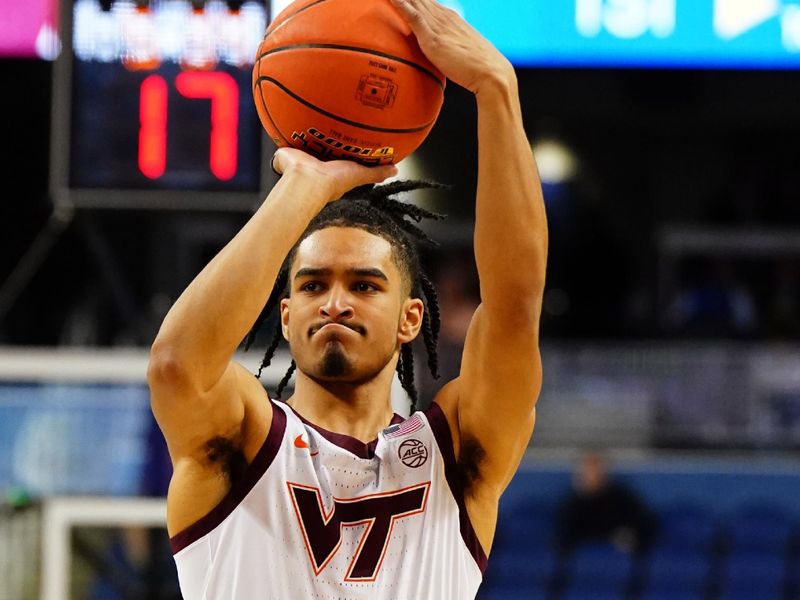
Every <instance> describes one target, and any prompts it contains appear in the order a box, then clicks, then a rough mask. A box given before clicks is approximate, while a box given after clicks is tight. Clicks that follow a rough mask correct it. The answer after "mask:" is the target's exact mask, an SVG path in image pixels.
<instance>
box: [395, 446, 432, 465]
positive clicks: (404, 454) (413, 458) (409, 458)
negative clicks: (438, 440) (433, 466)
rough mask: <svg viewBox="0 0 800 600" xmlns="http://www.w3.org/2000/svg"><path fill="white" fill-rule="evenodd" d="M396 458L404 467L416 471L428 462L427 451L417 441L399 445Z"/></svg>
mask: <svg viewBox="0 0 800 600" xmlns="http://www.w3.org/2000/svg"><path fill="white" fill-rule="evenodd" d="M397 456H398V458H399V459H400V460H401V461H402V462H403V464H404V465H405V466H407V467H411V468H412V469H416V468H417V467H421V466H422V465H424V464H425V462H426V461H427V460H428V449H427V448H426V447H425V444H423V443H422V442H420V441H419V440H415V439H410V440H406V441H404V442H403V443H402V444H400V447H399V448H398V449H397Z"/></svg>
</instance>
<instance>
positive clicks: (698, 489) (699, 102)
mask: <svg viewBox="0 0 800 600" xmlns="http://www.w3.org/2000/svg"><path fill="white" fill-rule="evenodd" d="M145 4H147V3H145ZM203 4H204V3H197V2H196V3H195V5H196V6H195V8H196V9H200V8H204V11H199V10H198V11H197V12H195V13H191V11H189V5H188V3H184V2H183V1H182V0H162V1H161V2H153V3H152V6H150V10H151V13H149V14H151V16H152V15H153V14H155V12H156V11H157V10H163V11H168V9H169V11H172V12H173V13H174V14H172V16H171V17H170V18H173V19H177V20H176V21H169V20H168V19H166V20H164V23H166V24H167V25H164V26H165V27H168V26H169V24H170V23H172V24H173V26H175V27H177V28H178V29H180V28H183V29H182V30H185V31H188V32H189V33H188V34H186V35H192V36H195V37H194V38H192V39H191V40H188V41H187V39H185V36H184V37H183V38H182V37H181V36H180V35H178V34H175V36H174V39H173V37H171V36H169V35H167V34H164V31H166V30H158V32H159V35H161V36H162V37H161V42H163V43H161V44H160V45H158V44H157V45H158V48H157V49H156V50H153V49H151V50H150V51H152V52H151V54H148V52H150V51H148V46H147V44H148V43H149V42H148V40H150V42H152V39H153V38H152V37H148V36H149V35H150V34H149V33H148V31H151V30H149V29H148V27H149V25H147V22H146V21H144V25H142V22H143V21H141V20H140V21H136V22H135V23H134V25H133V27H134V30H133V33H130V32H129V33H128V35H129V37H128V38H125V39H128V40H133V43H136V44H139V45H138V46H137V47H136V53H133V56H134V59H135V60H133V62H130V60H131V59H130V56H131V55H130V54H128V55H126V54H125V51H124V48H123V46H122V42H120V41H119V39H123V38H120V37H119V36H120V35H122V34H121V33H120V32H121V31H123V28H124V26H123V24H122V23H123V22H125V19H130V18H131V16H132V15H134V18H135V16H136V15H138V16H140V17H141V16H142V14H145V16H147V14H148V13H146V11H145V12H138V13H137V12H136V11H135V10H134V9H135V7H134V5H133V3H131V2H117V3H114V6H113V7H112V3H110V2H105V3H104V6H103V7H101V6H100V3H99V2H98V3H95V2H94V0H82V1H81V2H77V3H76V4H75V5H74V6H73V3H72V2H70V1H65V2H64V3H62V6H61V10H60V27H59V17H58V16H57V15H58V11H57V10H56V8H57V7H56V6H55V3H54V2H48V1H46V0H37V1H36V2H27V3H15V2H11V1H10V0H4V1H2V2H0V12H2V18H0V20H1V21H3V23H4V24H3V25H0V46H1V47H2V52H3V54H4V56H5V57H4V58H2V59H0V74H1V75H2V82H3V83H2V90H3V92H2V94H0V111H1V112H0V114H2V117H0V118H2V124H3V127H2V131H3V143H2V146H1V147H2V160H1V161H0V165H2V186H3V190H4V191H3V193H2V201H0V247H1V248H2V252H0V344H2V346H1V347H0V492H2V503H1V504H0V599H1V600H28V599H33V598H41V599H42V600H56V599H65V598H74V599H86V600H122V599H125V600H129V599H130V600H132V599H148V600H166V599H174V598H179V597H180V595H179V592H178V590H177V582H176V579H175V574H174V566H173V564H172V562H171V557H170V554H169V549H168V546H167V545H166V534H165V532H164V530H163V529H161V528H160V527H161V524H162V523H163V494H164V492H165V489H166V488H165V486H166V482H167V481H168V477H169V465H168V462H167V461H166V457H165V454H164V447H163V443H162V442H161V439H160V436H159V433H158V431H157V428H156V427H155V425H154V423H153V421H152V418H151V416H150V414H149V411H148V393H147V388H146V385H145V383H144V373H145V368H146V362H147V348H148V345H149V344H150V342H151V341H152V340H153V337H154V335H155V332H156V331H157V328H158V326H159V323H160V321H161V319H162V318H163V316H164V314H165V313H166V311H167V310H168V308H169V306H170V305H171V303H172V302H173V301H174V300H175V299H176V297H177V296H178V295H179V294H180V292H181V291H182V289H183V288H184V287H185V286H186V284H187V283H188V282H189V281H190V280H191V279H192V277H193V276H194V275H195V274H196V273H197V272H198V271H199V270H200V269H201V268H202V266H203V265H204V264H205V263H206V262H207V261H208V260H209V259H210V258H211V257H212V256H213V255H214V254H215V253H216V252H217V251H218V250H219V249H220V248H221V247H222V245H224V243H226V242H227V240H228V239H230V237H231V236H232V235H233V234H234V233H235V231H236V230H237V229H238V228H239V227H240V226H241V225H242V224H243V223H244V222H245V221H246V219H247V218H248V214H249V211H250V210H251V209H252V207H253V206H254V205H255V203H256V202H257V201H258V199H259V198H261V197H262V196H263V192H264V190H265V189H268V188H269V186H270V184H271V180H270V176H269V175H268V174H266V173H265V171H266V170H265V169H264V168H263V167H264V165H265V164H267V162H268V160H269V156H270V154H271V152H272V148H271V146H270V145H269V141H268V140H266V139H265V136H263V134H262V133H261V129H260V126H259V124H258V122H257V119H256V117H255V111H254V110H253V109H252V106H251V105H250V98H249V97H248V96H247V92H248V85H249V84H248V75H247V73H248V72H249V68H250V67H249V65H248V61H252V52H254V50H255V45H257V43H258V38H259V37H260V35H261V34H260V33H259V32H260V31H261V30H263V25H264V24H265V23H266V21H267V20H268V19H269V9H270V7H268V6H265V5H264V4H263V3H257V2H248V3H244V5H243V6H242V3H241V2H230V3H227V4H225V3H222V2H208V3H205V6H201V5H203ZM284 4H285V3H284ZM449 4H450V5H451V6H454V7H455V8H457V9H460V10H462V11H463V13H464V14H465V15H466V16H467V18H468V19H469V20H470V21H471V22H473V23H474V24H475V25H476V27H478V28H479V29H481V31H483V32H484V33H485V34H486V35H487V36H489V37H490V38H492V40H493V41H495V43H496V44H497V45H498V46H499V47H501V49H503V51H504V52H506V54H507V55H509V56H510V57H511V58H512V59H513V60H514V61H515V64H516V65H517V73H518V77H519V82H520V95H521V99H522V107H523V113H524V118H525V126H526V130H527V132H528V134H529V137H530V139H531V140H532V143H533V145H534V149H535V151H536V154H537V159H538V162H539V165H540V169H541V172H542V177H543V180H544V189H545V200H546V204H547V211H548V218H549V224H550V240H551V248H550V260H549V266H548V268H549V272H548V283H547V290H546V295H545V301H544V312H543V315H542V353H543V361H544V389H543V391H542V395H541V399H540V403H539V408H538V423H537V429H536V433H535V434H534V438H533V440H532V442H531V446H530V450H529V452H528V455H527V456H526V458H525V460H524V461H523V464H522V466H521V469H520V472H519V474H518V475H517V477H516V478H515V480H514V481H513V482H512V484H511V486H510V488H509V490H508V492H507V493H506V495H505V497H504V500H503V502H502V504H501V517H500V522H499V525H498V534H497V541H496V543H495V546H494V548H493V552H492V556H491V558H490V567H489V569H488V571H487V574H486V583H485V585H484V586H483V589H482V591H481V593H480V595H479V597H481V598H487V599H488V598H498V599H504V600H506V599H516V598H519V599H522V598H526V599H530V598H565V599H570V600H576V599H592V600H595V599H605V598H642V599H645V598H646V599H650V600H653V599H672V598H675V599H684V598H686V599H689V598H705V599H717V598H726V599H743V600H745V599H746V600H762V599H764V600H766V599H771V598H775V599H782V600H783V599H789V598H800V508H799V507H798V503H797V498H798V497H799V496H800V475H799V474H798V459H797V450H798V446H800V344H798V336H800V270H798V267H800V185H799V184H800V170H798V166H799V165H798V158H797V156H798V155H797V150H796V145H797V140H798V139H800V137H799V135H798V134H800V109H798V98H800V78H799V77H798V71H797V69H798V68H800V54H798V50H800V17H798V15H799V14H800V5H799V4H798V3H797V2H796V0H784V1H783V2H779V1H778V0H715V1H712V0H695V1H693V2H682V1H681V0H625V1H623V0H574V1H573V0H556V1H552V0H547V1H544V0H519V1H518V2H511V1H509V2H505V3H503V4H502V5H498V6H493V5H490V3H479V2H475V1H474V0H473V1H469V0H461V2H449ZM179 5H180V6H179ZM143 6H144V5H143ZM278 8H280V7H279V6H275V7H272V9H273V14H274V12H275V11H276V10H277V9H278ZM232 9H237V10H238V12H237V11H236V10H234V12H231V10H232ZM80 11H83V12H80ZM79 12H80V17H79V18H80V19H84V20H83V21H81V23H83V25H81V27H77V22H78V20H79V19H78V18H76V19H73V18H72V16H73V15H76V16H77V15H78V13H79ZM191 14H193V15H194V16H197V15H198V14H199V15H201V16H200V17H198V18H204V19H208V20H209V21H208V22H201V21H189V20H184V21H181V20H180V19H191V18H193V17H191V16H189V15H191ZM232 15H233V16H232ZM112 16H113V19H112ZM234 18H235V19H238V20H237V21H235V22H234V21H232V20H231V19H234ZM114 19H116V20H114ZM212 19H216V21H213V24H209V23H212V21H211V20H212ZM226 19H227V20H226ZM131 22H133V21H131ZM159 23H161V21H159ZM176 23H177V25H175V24H176ZM162 25H163V23H162ZM126 26H127V25H126ZM159 26H161V25H159ZM236 27H241V29H236ZM135 28H139V29H135ZM254 28H255V29H254ZM229 29H230V30H233V31H239V32H252V31H253V30H255V32H256V33H255V36H253V35H251V34H250V33H248V34H247V35H239V36H235V35H233V34H230V33H227V34H226V33H225V32H226V31H228V30H229ZM59 30H60V31H61V40H60V41H59V36H58V35H57V32H58V31H59ZM70 33H72V34H74V36H75V37H72V38H69V37H68V36H69V35H70ZM165 35H167V37H168V38H169V39H168V41H169V44H167V43H166V42H165V40H164V36H165ZM225 35H228V36H229V37H228V38H225ZM231 35H233V38H232V37H230V36H231ZM81 36H83V37H81ZM203 36H210V37H203ZM234 38H235V39H236V40H238V42H239V44H238V45H237V44H234V43H233V41H231V40H232V39H234ZM115 39H117V41H116V42H115V41H114V40H115ZM226 39H227V40H228V41H227V42H226V41H225V40H226ZM70 40H72V41H74V44H70V43H69V42H70ZM204 40H205V45H204V43H203V42H204ZM209 40H211V41H209ZM220 40H222V41H220ZM252 40H254V41H252ZM250 43H252V44H253V46H252V49H250V48H249V47H248V45H247V44H250ZM73 47H74V50H75V51H74V54H73V52H72V51H71V50H70V48H73ZM165 48H166V49H165ZM59 49H60V50H61V51H60V52H59ZM182 52H183V53H184V54H181V53H182ZM204 53H205V54H204ZM56 56H58V57H59V58H58V60H57V61H56V62H52V59H54V58H55V57H56ZM153 56H160V57H161V58H160V63H159V62H158V61H156V63H158V64H156V63H149V62H148V61H149V60H150V59H152V58H153ZM125 57H127V58H125ZM125 60H128V63H127V64H126V65H123V64H122V63H123V62H124V61H125ZM137 61H138V62H137ZM204 61H212V62H213V65H211V66H209V64H207V63H205V62H204ZM209 68H211V69H212V70H216V71H225V72H227V73H228V74H229V75H230V76H231V77H232V78H233V80H235V81H237V82H239V83H240V84H241V82H244V83H243V84H242V86H243V87H242V88H241V89H243V90H244V91H243V95H242V97H241V98H240V99H241V100H242V102H241V104H240V113H239V125H238V127H239V129H238V133H239V135H238V143H239V153H238V156H237V161H238V162H237V164H236V165H235V166H236V173H235V176H234V177H232V178H227V179H225V178H221V177H220V176H219V173H215V172H213V170H210V167H209V165H208V155H209V146H208V144H209V142H208V125H207V124H208V122H209V109H208V106H207V103H204V102H202V101H198V100H194V101H193V102H194V103H193V104H192V103H191V102H188V103H185V104H181V102H180V99H178V101H176V100H175V98H177V96H174V95H173V96H170V103H171V104H170V112H169V113H168V118H169V119H170V123H171V124H170V127H173V128H174V129H175V131H177V133H176V134H175V135H176V137H175V138H171V139H177V140H178V142H176V143H175V145H174V147H173V146H170V150H169V154H168V161H167V166H166V170H165V172H164V173H162V174H160V175H157V176H155V177H150V178H147V177H143V176H142V173H141V168H140V167H141V163H137V162H136V153H135V149H136V144H137V135H138V126H139V123H138V112H137V103H138V101H139V93H140V91H141V88H140V86H141V83H142V81H143V80H144V78H145V77H146V76H148V75H152V74H155V75H156V76H160V77H162V79H163V80H164V81H165V82H166V83H167V84H171V82H172V81H173V78H175V77H176V76H177V74H178V73H180V72H188V73H197V72H204V71H203V69H206V70H207V69H209ZM243 73H244V75H242V74H243ZM170 93H173V92H170ZM204 123H205V126H204V127H205V128H203V127H201V126H202V125H203V124H204ZM198 124H199V125H198ZM190 129H191V131H199V132H200V133H204V134H205V137H204V136H203V135H200V133H197V136H199V137H191V136H187V135H186V132H187V131H188V130H190ZM170 132H173V129H170ZM171 135H172V133H171ZM182 135H183V137H181V136H182ZM476 161H477V148H476V129H475V106H474V101H473V99H472V98H471V97H470V95H469V94H467V93H466V92H464V91H463V90H460V89H458V88H457V87H456V86H455V85H451V86H449V87H448V89H447V94H446V99H445V105H444V109H443V111H442V115H441V118H440V119H439V122H438V124H437V125H436V127H435V128H434V130H433V132H432V134H431V135H430V137H429V139H428V140H427V141H426V143H425V144H424V145H423V147H422V148H421V149H420V150H419V151H418V152H417V153H416V154H415V155H414V156H413V157H411V158H410V159H408V160H407V161H405V162H404V163H403V169H402V175H403V176H409V177H425V178H432V179H436V180H438V181H442V182H445V183H448V184H450V185H451V186H452V190H451V191H448V192H425V193H420V194H418V195H416V196H414V198H413V200H414V201H415V202H420V203H424V204H425V205H426V206H430V207H432V208H435V209H436V210H440V211H442V212H445V213H447V214H448V215H449V216H450V218H449V220H448V221H447V222H446V223H445V224H444V225H441V226H439V227H437V228H436V229H434V230H432V233H433V234H434V235H435V236H436V237H437V238H438V239H439V240H440V241H441V247H440V248H439V249H438V250H436V251H435V252H432V253H431V254H430V256H429V257H427V258H428V260H429V262H430V264H431V265H433V267H434V271H435V273H436V275H437V277H436V281H437V284H438V285H439V287H440V290H441V291H440V293H441V297H442V310H443V318H444V328H443V336H442V344H441V346H442V363H443V365H444V367H445V376H448V375H452V374H453V373H455V372H457V368H458V357H459V351H460V341H461V340H462V339H463V333H464V328H465V323H466V320H467V318H468V316H469V315H470V314H471V311H472V310H473V308H474V306H475V302H476V301H477V292H476V280H475V274H474V265H473V263H472V258H471V247H470V244H471V226H472V218H473V205H474V200H473V199H474V193H475V173H476V165H477V162H476ZM229 166H230V165H229ZM137 167H138V168H139V170H138V171H137ZM520 268H524V265H520ZM197 318H198V319H202V315H197ZM241 359H242V360H243V361H244V362H245V363H246V364H248V365H253V364H255V363H257V362H258V359H259V351H258V350H256V351H251V352H250V353H248V355H243V356H242V357H241ZM286 362H287V359H286V354H285V351H284V353H283V354H282V355H281V360H279V361H278V364H277V366H276V367H275V369H274V371H272V370H271V371H270V372H269V373H268V374H267V376H266V377H265V383H266V384H267V385H269V384H274V382H275V381H276V379H279V378H280V376H281V375H282V373H283V367H284V366H285V364H286ZM417 371H418V373H419V372H420V371H421V369H418V370H417ZM419 384H420V385H421V386H422V388H423V389H424V390H425V395H426V397H427V398H430V396H431V395H432V393H433V392H434V391H435V389H436V388H435V385H436V384H435V382H431V381H426V380H421V381H420V382H419ZM397 406H398V407H399V409H401V408H402V406H404V399H403V398H402V397H400V395H399V394H398V398H397ZM586 452H593V453H598V452H599V453H601V454H602V455H603V456H604V457H605V460H606V464H607V466H608V469H609V470H610V471H611V473H612V476H613V477H614V478H615V479H616V480H617V481H620V482H622V483H624V484H625V485H626V486H628V488H629V489H630V490H632V492H633V493H634V494H635V495H636V496H637V497H638V498H639V499H640V500H641V502H642V503H643V504H644V505H645V506H646V507H647V510H648V511H649V514H650V515H651V516H652V522H653V524H654V525H653V533H652V540H651V543H650V544H649V545H648V547H647V548H646V550H642V551H639V552H632V551H630V548H629V547H626V546H625V544H620V543H613V542H591V543H588V544H583V545H581V546H579V547H578V548H577V549H575V550H574V551H564V549H563V547H561V546H560V545H559V544H558V543H557V542H558V535H559V525H558V524H559V519H560V518H561V516H560V515H562V514H563V502H564V499H565V498H566V497H567V495H568V494H569V493H570V490H571V488H572V486H573V479H574V478H575V472H576V469H577V468H578V465H579V460H580V457H581V456H583V455H584V454H585V453H586ZM616 541H617V542H618V540H616ZM407 568H410V569H413V565H408V566H407Z"/></svg>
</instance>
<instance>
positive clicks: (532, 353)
mask: <svg viewBox="0 0 800 600" xmlns="http://www.w3.org/2000/svg"><path fill="white" fill-rule="evenodd" d="M538 320H539V315H538V311H537V310H533V311H531V314H527V313H525V312H517V313H516V315H515V316H511V315H507V314H506V315H497V314H493V313H492V312H490V311H488V310H486V307H484V306H480V307H479V308H478V310H477V311H476V312H475V316H474V317H473V319H472V323H471V324H470V328H469V331H468V333H467V338H466V342H465V346H464V354H463V358H462V362H461V373H460V375H459V377H458V379H457V380H456V381H455V382H454V384H455V385H456V386H457V392H456V393H457V397H458V408H457V411H458V416H457V420H458V429H459V438H460V440H461V444H462V445H463V444H464V443H465V440H467V441H470V443H472V444H477V445H478V446H479V448H480V450H481V452H480V453H479V454H480V456H479V460H478V462H477V464H476V469H477V473H476V477H475V485H476V486H477V487H479V488H483V489H485V490H486V491H487V492H489V493H490V494H491V495H496V496H497V498H499V496H500V494H501V493H502V492H503V490H505V488H506V486H508V484H509V482H510V481H511V478H512V477H513V476H514V473H515V472H516V470H517V468H518V466H519V463H520V461H521V459H522V457H523V455H524V454H525V451H526V449H527V447H528V443H529V441H530V438H531V435H532V433H533V428H534V423H535V418H536V413H535V406H536V400H537V399H538V396H539V391H540V389H541V384H542V367H541V357H540V354H539V336H538Z"/></svg>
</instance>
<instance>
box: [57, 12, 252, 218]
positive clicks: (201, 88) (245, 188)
mask: <svg viewBox="0 0 800 600" xmlns="http://www.w3.org/2000/svg"><path fill="white" fill-rule="evenodd" d="M62 15H64V19H65V21H64V22H62V27H63V31H64V32H65V34H64V39H65V46H64V50H63V51H62V56H61V58H60V59H59V61H58V62H57V64H56V75H55V97H56V105H55V107H54V127H53V132H54V139H53V142H54V143H53V155H52V161H51V162H52V165H53V177H52V180H53V188H54V190H53V191H54V196H55V199H56V201H57V202H58V201H59V200H61V201H67V202H69V203H70V204H73V205H75V206H92V207H100V206H103V207H106V206H110V207H114V206H119V207H123V206H126V207H132V208H137V207H142V208H147V207H167V208H173V207H175V208H180V207H208V208H214V209H222V210H225V209H230V208H243V207H245V206H246V207H251V206H252V204H253V202H254V201H256V200H257V199H258V198H259V197H260V194H261V191H262V188H263V182H262V178H263V175H264V169H263V162H264V161H263V160H262V143H263V140H264V136H263V134H262V129H261V126H260V124H259V122H258V117H257V115H256V112H255V108H254V106H253V102H252V92H251V91H250V85H251V82H250V77H251V70H252V62H253V59H254V57H255V51H256V48H257V47H258V43H259V41H260V40H261V38H262V37H263V35H264V30H265V27H266V22H267V9H266V7H265V5H264V4H263V3H258V2H220V1H207V2H189V1H188V0H160V1H158V0H151V1H150V2H136V3H134V2H129V1H127V2H126V1H121V0H119V1H115V2H108V1H104V2H102V3H101V2H99V1H98V0H75V1H74V2H73V1H71V0H68V1H66V2H65V3H64V4H63V5H62Z"/></svg>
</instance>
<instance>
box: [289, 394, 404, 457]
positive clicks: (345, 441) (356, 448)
mask: <svg viewBox="0 0 800 600" xmlns="http://www.w3.org/2000/svg"><path fill="white" fill-rule="evenodd" d="M286 406H289V405H288V404H287V405H286ZM289 408H291V409H292V412H293V413H294V414H295V415H297V418H298V419H300V420H301V421H302V422H303V423H304V424H306V425H308V426H309V427H312V428H313V429H315V430H316V431H317V433H319V434H320V435H321V436H322V437H324V438H325V439H326V440H328V441H329V442H330V443H331V444H335V445H336V446H339V448H342V449H344V450H347V451H348V452H350V453H351V454H355V455H356V456H357V457H358V458H364V459H368V460H369V459H372V458H374V457H375V448H376V447H377V446H378V438H375V439H374V440H372V441H371V442H368V443H366V444H365V443H364V442H362V441H361V440H358V439H356V438H354V437H350V436H349V435H345V434H343V433H336V432H335V431H328V430H327V429H323V428H322V427H320V426H319V425H314V423H312V422H311V421H309V420H308V419H305V418H304V417H303V415H301V414H300V413H299V412H297V411H296V410H295V409H293V408H292V407H291V406H289ZM404 420H405V419H403V417H401V416H400V415H398V414H396V413H395V415H394V416H393V417H392V420H391V421H390V422H389V425H395V424H397V423H402V422H403V421H404ZM389 425H387V427H388V426H389Z"/></svg>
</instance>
